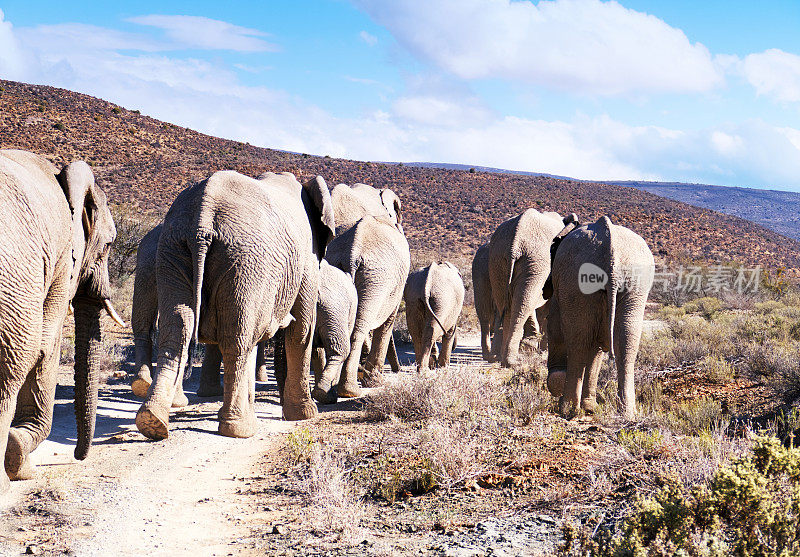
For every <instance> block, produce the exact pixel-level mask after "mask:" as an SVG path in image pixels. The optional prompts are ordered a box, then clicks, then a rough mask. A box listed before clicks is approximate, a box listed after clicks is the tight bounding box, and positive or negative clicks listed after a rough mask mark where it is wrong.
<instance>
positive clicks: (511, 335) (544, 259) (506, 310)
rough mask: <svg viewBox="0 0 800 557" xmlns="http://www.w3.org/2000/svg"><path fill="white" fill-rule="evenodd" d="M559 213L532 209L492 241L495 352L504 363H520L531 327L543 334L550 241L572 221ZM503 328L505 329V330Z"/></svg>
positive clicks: (506, 224) (507, 223)
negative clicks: (541, 320) (541, 310)
mask: <svg viewBox="0 0 800 557" xmlns="http://www.w3.org/2000/svg"><path fill="white" fill-rule="evenodd" d="M573 218H575V217H574V215H569V216H568V217H565V218H564V219H562V218H561V216H560V215H559V214H558V213H553V212H548V213H540V212H539V211H537V210H536V209H528V210H527V211H525V212H524V213H522V214H521V215H518V216H516V217H514V218H512V219H509V220H507V221H505V222H504V223H502V224H501V225H500V226H498V227H497V230H495V232H494V234H492V238H491V240H490V241H489V282H490V285H491V292H492V299H493V300H494V305H495V325H494V330H495V331H496V333H497V334H495V339H494V342H495V350H494V351H495V352H499V355H500V362H501V363H502V364H503V365H504V366H509V367H511V366H515V365H517V364H518V363H519V348H520V343H521V341H522V338H523V336H524V335H525V328H526V326H527V327H528V328H529V330H530V331H531V332H532V334H539V332H540V331H541V327H540V324H539V322H538V320H537V318H536V310H537V309H538V308H540V307H542V306H543V305H544V304H545V299H544V296H543V292H542V290H543V288H544V283H545V281H546V280H547V277H548V276H549V274H550V245H551V243H552V241H553V238H554V237H555V236H556V235H557V234H558V233H559V231H561V229H562V228H563V227H564V225H565V224H566V223H567V221H568V220H569V221H570V222H571V220H572V219H573ZM501 327H502V329H501Z"/></svg>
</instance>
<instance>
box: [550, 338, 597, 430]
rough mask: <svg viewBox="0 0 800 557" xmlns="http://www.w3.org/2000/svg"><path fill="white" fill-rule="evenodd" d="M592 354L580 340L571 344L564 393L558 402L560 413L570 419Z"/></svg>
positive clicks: (578, 406) (577, 407)
mask: <svg viewBox="0 0 800 557" xmlns="http://www.w3.org/2000/svg"><path fill="white" fill-rule="evenodd" d="M593 356H594V354H593V353H591V354H590V351H589V350H588V349H587V348H586V347H584V346H582V343H581V342H580V341H578V342H576V343H574V344H572V345H571V348H570V351H569V357H568V359H567V380H566V383H565V385H564V394H563V395H562V396H561V399H560V400H559V403H558V408H559V411H560V412H561V415H562V416H564V417H565V418H567V419H572V418H574V417H575V415H576V414H577V412H578V409H579V408H580V400H581V393H582V392H583V383H584V374H585V372H586V368H587V366H588V365H589V364H590V362H591V361H593Z"/></svg>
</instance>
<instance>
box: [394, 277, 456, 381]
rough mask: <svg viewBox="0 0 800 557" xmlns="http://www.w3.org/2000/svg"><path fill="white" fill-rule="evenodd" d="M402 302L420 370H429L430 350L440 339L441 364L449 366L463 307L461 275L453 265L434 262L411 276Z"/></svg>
mask: <svg viewBox="0 0 800 557" xmlns="http://www.w3.org/2000/svg"><path fill="white" fill-rule="evenodd" d="M403 299H404V300H405V302H406V322H407V323H408V331H409V332H410V333H411V339H412V340H413V341H414V354H415V356H416V360H417V370H419V371H424V370H427V369H428V367H429V361H430V358H431V350H432V349H433V347H434V343H435V342H436V341H438V340H440V339H441V341H442V350H441V352H440V353H439V361H438V365H439V367H444V366H447V365H449V363H450V354H451V353H452V351H453V348H455V344H456V325H458V318H459V316H460V315H461V307H462V306H463V305H464V282H463V281H462V280H461V273H459V272H458V269H456V267H455V266H454V265H453V264H452V263H448V262H445V263H438V264H437V263H431V264H430V265H429V266H427V267H425V268H423V269H420V270H418V271H415V272H413V273H411V274H410V275H408V280H407V281H406V287H405V290H404V291H403Z"/></svg>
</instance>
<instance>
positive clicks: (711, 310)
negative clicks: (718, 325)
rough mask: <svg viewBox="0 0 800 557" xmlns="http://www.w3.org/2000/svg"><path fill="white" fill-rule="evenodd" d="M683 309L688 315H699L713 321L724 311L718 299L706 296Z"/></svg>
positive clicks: (688, 303) (686, 304)
mask: <svg viewBox="0 0 800 557" xmlns="http://www.w3.org/2000/svg"><path fill="white" fill-rule="evenodd" d="M683 309H684V310H685V311H686V313H699V314H700V315H702V316H703V317H705V318H706V319H711V318H713V317H714V315H716V314H717V313H718V312H719V311H721V310H722V302H721V301H720V300H719V299H718V298H712V297H708V296H706V297H704V298H697V299H696V300H692V301H691V302H687V303H685V304H684V305H683Z"/></svg>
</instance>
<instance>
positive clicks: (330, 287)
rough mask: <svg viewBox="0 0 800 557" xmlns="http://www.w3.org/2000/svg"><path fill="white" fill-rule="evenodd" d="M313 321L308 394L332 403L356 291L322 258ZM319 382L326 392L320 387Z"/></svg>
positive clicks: (346, 347)
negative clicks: (311, 374)
mask: <svg viewBox="0 0 800 557" xmlns="http://www.w3.org/2000/svg"><path fill="white" fill-rule="evenodd" d="M319 274H320V280H319V298H318V299H317V324H316V328H315V330H314V347H315V354H314V357H313V358H312V361H311V363H312V367H313V369H314V378H315V386H314V389H313V390H312V391H311V396H312V397H314V398H315V399H316V400H318V401H319V402H322V403H323V404H333V403H334V402H336V398H337V396H336V387H335V383H337V382H338V381H339V377H340V374H341V371H342V365H343V364H344V361H345V359H346V358H347V356H349V355H350V336H351V335H352V334H353V327H354V326H355V323H356V312H357V310H358V293H357V292H356V287H355V285H354V284H353V279H352V278H350V275H347V274H345V273H344V272H343V271H341V270H340V269H337V268H336V267H332V266H331V265H329V264H328V262H327V261H322V263H320V268H319ZM320 384H323V385H324V386H326V387H327V389H328V390H327V391H326V390H323V389H322V388H321V387H320Z"/></svg>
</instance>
